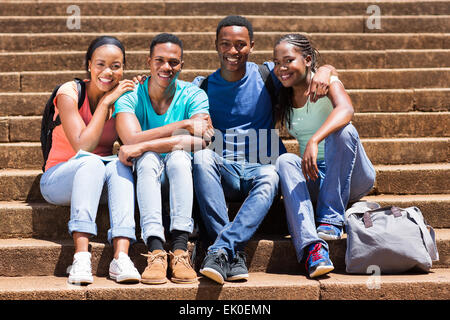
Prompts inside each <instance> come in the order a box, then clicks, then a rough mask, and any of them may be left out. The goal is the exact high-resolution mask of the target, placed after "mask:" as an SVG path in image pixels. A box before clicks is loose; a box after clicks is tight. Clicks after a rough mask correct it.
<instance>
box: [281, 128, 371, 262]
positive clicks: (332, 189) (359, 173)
mask: <svg viewBox="0 0 450 320" xmlns="http://www.w3.org/2000/svg"><path fill="white" fill-rule="evenodd" d="M301 163H302V159H301V158H299V157H298V156H297V155H295V154H292V153H286V154H283V155H281V156H280V157H279V158H278V160H277V163H276V166H277V170H278V174H279V175H280V185H281V192H282V195H283V201H284V205H285V208H286V217H287V224H288V228H289V232H290V234H291V237H292V241H293V243H294V246H295V249H296V252H297V258H298V261H301V259H302V257H303V250H304V248H305V247H307V246H308V245H310V244H312V243H315V242H320V243H322V244H323V245H324V246H325V247H326V248H327V249H328V245H327V244H326V242H325V241H324V240H321V239H320V238H319V237H318V235H317V231H316V224H315V222H318V223H328V224H332V225H336V226H340V227H342V226H343V224H344V214H345V210H346V208H347V205H348V203H349V202H353V201H357V200H359V199H360V198H362V197H363V196H364V195H366V194H367V193H369V191H370V190H371V189H372V187H373V184H374V182H375V169H374V168H373V166H372V163H371V162H370V160H369V158H368V157H367V155H366V152H365V151H364V148H363V146H362V144H361V141H360V140H359V135H358V132H357V131H356V129H355V127H354V126H353V125H352V124H348V125H346V126H345V127H343V128H341V129H340V130H338V131H335V132H333V133H332V134H330V135H329V136H328V137H327V138H326V139H325V160H324V161H318V162H317V165H318V167H319V178H318V179H316V180H315V181H312V180H308V181H306V179H305V177H304V176H303V173H302V169H301ZM312 203H316V204H317V207H316V216H315V218H314V208H313V204H312Z"/></svg>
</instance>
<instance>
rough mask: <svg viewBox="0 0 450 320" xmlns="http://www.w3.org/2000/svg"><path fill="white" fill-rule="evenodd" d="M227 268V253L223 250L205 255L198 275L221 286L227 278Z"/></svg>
mask: <svg viewBox="0 0 450 320" xmlns="http://www.w3.org/2000/svg"><path fill="white" fill-rule="evenodd" d="M229 268H230V267H229V263H228V255H227V253H226V252H225V251H224V250H219V251H217V252H208V253H207V254H206V257H205V259H204V260H203V264H202V268H201V269H200V273H201V274H202V275H204V276H205V277H208V278H210V279H212V280H214V281H216V282H218V283H220V284H223V283H224V282H225V279H226V278H227V274H228V270H229Z"/></svg>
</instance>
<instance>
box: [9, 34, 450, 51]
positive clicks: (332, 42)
mask: <svg viewBox="0 0 450 320" xmlns="http://www.w3.org/2000/svg"><path fill="white" fill-rule="evenodd" d="M158 33H159V32H153V31H152V32H117V33H115V32H108V34H109V35H112V36H115V37H117V38H118V39H119V40H121V41H122V42H123V44H124V46H125V48H126V50H127V52H129V51H132V50H134V51H141V50H146V51H147V50H149V45H150V41H151V39H152V38H153V37H154V36H156V35H157V34H158ZM173 33H174V34H176V35H177V36H178V37H179V38H180V39H181V40H182V41H183V48H184V49H185V50H215V47H214V41H215V39H216V33H215V32H173ZM285 33H286V32H284V31H279V32H276V31H274V32H264V31H259V32H254V39H255V49H257V50H272V49H273V45H274V43H275V42H276V41H277V40H278V39H279V38H280V37H281V36H282V35H284V34H285ZM99 35H100V34H99V33H95V32H77V33H0V52H21V51H25V52H39V51H47V52H54V51H72V50H75V51H86V50H87V48H88V46H89V44H90V42H91V41H92V40H94V39H95V38H96V37H98V36H99ZM306 35H307V36H308V37H309V38H310V40H311V42H312V43H313V44H314V46H315V47H316V48H318V49H320V50H321V51H322V50H380V49H384V50H393V49H394V50H395V49H397V50H399V49H417V50H420V49H450V34H448V33H424V32H421V33H387V34H376V33H336V32H333V33H306Z"/></svg>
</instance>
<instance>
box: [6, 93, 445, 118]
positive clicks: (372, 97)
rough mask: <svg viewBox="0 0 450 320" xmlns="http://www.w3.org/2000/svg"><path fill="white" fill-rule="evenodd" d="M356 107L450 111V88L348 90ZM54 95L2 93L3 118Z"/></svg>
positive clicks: (40, 106)
mask: <svg viewBox="0 0 450 320" xmlns="http://www.w3.org/2000/svg"><path fill="white" fill-rule="evenodd" d="M347 92H348V94H349V96H350V98H351V99H352V103H353V108H354V109H355V112H357V113H365V112H410V111H426V112H427V111H428V112H432V111H450V89H449V88H430V89H428V88H427V89H348V90H347ZM50 94H51V92H4V93H0V106H2V107H1V108H0V117H7V116H40V115H42V112H43V111H44V106H45V103H46V102H47V99H48V98H49V97H50Z"/></svg>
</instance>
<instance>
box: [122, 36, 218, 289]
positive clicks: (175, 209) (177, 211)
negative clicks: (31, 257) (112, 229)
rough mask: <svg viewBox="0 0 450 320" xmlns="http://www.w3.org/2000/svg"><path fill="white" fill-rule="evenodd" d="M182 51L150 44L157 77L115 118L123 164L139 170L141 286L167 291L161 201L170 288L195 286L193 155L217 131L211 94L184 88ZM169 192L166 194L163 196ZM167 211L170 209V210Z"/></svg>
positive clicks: (159, 39) (127, 97) (174, 43)
mask: <svg viewBox="0 0 450 320" xmlns="http://www.w3.org/2000/svg"><path fill="white" fill-rule="evenodd" d="M182 57H183V45H182V42H181V41H180V40H179V39H178V38H177V37H176V36H174V35H171V34H166V33H163V34H160V35H157V36H156V37H155V38H154V39H153V40H152V42H151V44H150V57H149V58H148V63H149V66H150V73H151V77H150V78H148V79H147V80H146V81H145V82H144V83H143V84H139V85H137V87H136V88H135V89H134V90H133V91H131V92H127V93H126V94H124V95H122V96H121V97H120V98H119V99H118V100H117V101H116V103H115V111H114V114H113V116H114V117H116V129H117V133H118V134H119V137H120V138H121V140H122V142H123V143H124V145H123V146H121V148H120V150H119V159H120V161H121V162H123V163H124V164H126V165H129V166H131V165H135V170H136V174H137V182H136V194H137V201H138V205H139V211H140V223H141V230H142V239H143V240H144V242H145V244H146V245H147V247H148V251H149V252H148V255H147V256H148V265H147V268H146V269H145V271H144V272H143V274H142V279H141V281H142V282H143V283H147V284H160V283H165V282H166V281H167V279H166V272H167V266H168V263H167V255H168V254H167V253H166V251H165V250H164V242H165V241H166V239H165V230H164V226H163V215H162V211H163V210H162V208H163V206H162V199H167V198H168V200H169V201H168V202H169V207H170V227H169V231H170V238H171V242H172V247H171V251H170V252H169V258H170V269H171V274H172V276H171V280H172V281H174V282H177V283H192V282H195V281H196V279H197V275H196V272H195V271H194V270H193V268H192V266H191V264H190V259H189V253H188V251H187V241H188V236H189V233H191V232H192V231H193V226H194V223H193V219H192V205H193V183H192V163H191V153H190V152H191V150H192V148H194V149H199V148H204V147H205V146H206V142H205V141H204V140H203V138H202V137H206V139H209V138H210V137H211V136H212V134H214V130H213V128H212V125H211V121H210V119H209V112H208V109H209V103H208V97H207V95H206V93H205V92H204V91H203V90H201V89H200V88H198V87H197V86H195V85H193V84H191V83H188V82H185V81H181V80H178V79H177V78H178V75H179V73H180V71H181V69H182V66H183V60H182ZM161 189H162V190H161ZM164 208H166V206H164Z"/></svg>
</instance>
